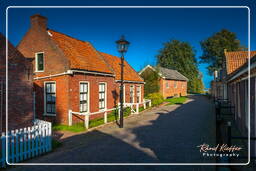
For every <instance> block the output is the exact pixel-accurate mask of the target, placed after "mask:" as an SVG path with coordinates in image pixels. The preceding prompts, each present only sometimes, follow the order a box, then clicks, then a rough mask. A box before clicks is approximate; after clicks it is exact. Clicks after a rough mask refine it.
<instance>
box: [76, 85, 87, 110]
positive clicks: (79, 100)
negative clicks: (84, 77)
mask: <svg viewBox="0 0 256 171" xmlns="http://www.w3.org/2000/svg"><path fill="white" fill-rule="evenodd" d="M81 83H87V89H88V90H87V111H86V112H82V113H85V114H87V113H90V82H89V81H79V92H78V97H79V112H80V92H81V90H80V88H81V87H80V84H81Z"/></svg>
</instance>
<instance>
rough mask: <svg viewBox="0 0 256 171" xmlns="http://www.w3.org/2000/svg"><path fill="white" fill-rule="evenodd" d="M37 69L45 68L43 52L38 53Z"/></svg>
mask: <svg viewBox="0 0 256 171" xmlns="http://www.w3.org/2000/svg"><path fill="white" fill-rule="evenodd" d="M37 70H38V71H43V70H44V54H43V53H38V54H37Z"/></svg>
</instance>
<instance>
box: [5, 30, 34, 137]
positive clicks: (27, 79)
mask: <svg viewBox="0 0 256 171" xmlns="http://www.w3.org/2000/svg"><path fill="white" fill-rule="evenodd" d="M0 43H1V46H0V83H2V84H0V92H1V94H0V95H1V97H0V103H1V105H0V110H1V111H0V124H1V126H0V132H2V131H4V130H5V127H6V125H5V123H6V122H5V121H6V111H5V109H6V101H5V98H6V97H5V95H6V91H5V86H6V84H5V82H6V63H5V62H6V46H5V45H6V38H5V37H4V36H3V35H2V34H1V33H0ZM32 121H33V81H32V73H31V63H30V62H29V61H28V60H27V59H26V58H25V57H24V56H23V55H22V54H21V53H20V52H19V51H18V50H17V49H16V48H15V47H14V46H13V45H12V44H11V43H8V129H9V130H12V129H17V128H23V127H27V126H31V125H32V124H33V123H32Z"/></svg>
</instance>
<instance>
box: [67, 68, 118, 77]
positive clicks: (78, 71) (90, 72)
mask: <svg viewBox="0 0 256 171" xmlns="http://www.w3.org/2000/svg"><path fill="white" fill-rule="evenodd" d="M71 71H72V72H77V73H84V74H94V75H103V76H112V77H114V76H115V75H114V74H107V73H101V72H97V71H96V72H92V71H80V70H73V69H72V70H71Z"/></svg>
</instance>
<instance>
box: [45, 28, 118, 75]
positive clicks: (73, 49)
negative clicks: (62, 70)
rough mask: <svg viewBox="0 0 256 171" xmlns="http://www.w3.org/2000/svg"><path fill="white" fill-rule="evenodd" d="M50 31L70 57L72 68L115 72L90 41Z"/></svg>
mask: <svg viewBox="0 0 256 171" xmlns="http://www.w3.org/2000/svg"><path fill="white" fill-rule="evenodd" d="M48 33H49V36H50V37H51V39H52V40H53V41H54V42H55V43H56V44H57V45H58V47H59V48H61V50H62V51H63V53H64V55H65V56H66V57H67V58H68V59H69V61H70V68H71V69H82V70H87V71H96V72H102V73H111V74H113V71H112V69H111V67H110V66H109V64H108V63H107V62H106V61H105V59H104V58H103V57H102V56H101V55H100V54H99V53H98V51H97V50H96V49H95V48H94V47H93V46H92V45H91V44H90V43H89V42H85V41H81V40H78V39H75V38H72V37H70V36H67V35H65V34H62V33H59V32H56V31H53V30H48Z"/></svg>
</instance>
